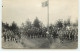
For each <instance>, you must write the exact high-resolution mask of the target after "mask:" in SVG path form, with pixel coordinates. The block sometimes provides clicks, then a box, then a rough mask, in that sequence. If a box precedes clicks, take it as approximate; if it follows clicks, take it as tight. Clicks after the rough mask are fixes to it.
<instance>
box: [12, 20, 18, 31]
mask: <svg viewBox="0 0 80 53" xmlns="http://www.w3.org/2000/svg"><path fill="white" fill-rule="evenodd" d="M18 29H19V28H18V26H17V24H16V23H15V22H14V21H13V23H12V25H11V30H12V31H18Z"/></svg>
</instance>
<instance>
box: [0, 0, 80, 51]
mask: <svg viewBox="0 0 80 53" xmlns="http://www.w3.org/2000/svg"><path fill="white" fill-rule="evenodd" d="M79 9H80V0H79ZM1 22H2V0H0V51H1V52H8V53H9V52H10V53H14V52H19V53H22V52H25V51H27V52H30V53H35V52H36V53H42V52H43V53H44V52H46V53H51V52H53V51H54V52H55V51H57V52H59V53H60V52H61V51H63V52H62V53H64V52H65V51H66V53H68V52H67V51H69V52H70V51H73V52H72V53H74V51H80V10H79V18H78V49H74V50H71V49H70V50H68V49H64V50H63V49H62V50H60V49H58V50H57V49H51V50H47V49H44V50H34V49H33V50H29V49H16V50H15V49H2V47H1Z"/></svg>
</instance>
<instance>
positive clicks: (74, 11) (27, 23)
mask: <svg viewBox="0 0 80 53" xmlns="http://www.w3.org/2000/svg"><path fill="white" fill-rule="evenodd" d="M1 33H2V36H1V39H2V41H1V43H2V48H3V49H77V48H78V0H2V32H1Z"/></svg>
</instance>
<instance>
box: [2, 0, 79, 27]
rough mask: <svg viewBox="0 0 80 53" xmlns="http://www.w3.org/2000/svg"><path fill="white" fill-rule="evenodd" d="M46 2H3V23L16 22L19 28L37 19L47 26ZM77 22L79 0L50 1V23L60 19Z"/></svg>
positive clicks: (43, 0)
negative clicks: (28, 21)
mask: <svg viewBox="0 0 80 53" xmlns="http://www.w3.org/2000/svg"><path fill="white" fill-rule="evenodd" d="M45 1H46V0H2V5H3V7H2V21H3V22H4V23H6V22H7V23H9V24H11V23H12V22H13V21H15V22H16V23H17V24H18V26H21V24H22V23H25V22H26V21H27V20H28V19H29V20H30V21H31V22H33V21H34V19H35V18H36V17H38V19H39V20H40V21H41V22H43V24H44V25H45V26H46V25H47V7H42V2H45ZM68 18H70V19H71V22H76V20H77V19H78V0H49V23H50V24H54V23H55V22H56V21H57V20H58V19H63V20H67V19H68Z"/></svg>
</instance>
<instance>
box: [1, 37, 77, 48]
mask: <svg viewBox="0 0 80 53" xmlns="http://www.w3.org/2000/svg"><path fill="white" fill-rule="evenodd" d="M77 47H78V41H69V40H64V42H63V43H61V42H60V39H59V38H57V39H55V40H54V39H52V38H50V39H48V38H34V39H31V38H27V37H23V38H21V39H20V42H18V43H16V42H15V41H6V42H4V41H2V48H7V49H15V48H16V49H23V48H24V49H76V48H77Z"/></svg>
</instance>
